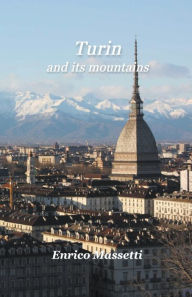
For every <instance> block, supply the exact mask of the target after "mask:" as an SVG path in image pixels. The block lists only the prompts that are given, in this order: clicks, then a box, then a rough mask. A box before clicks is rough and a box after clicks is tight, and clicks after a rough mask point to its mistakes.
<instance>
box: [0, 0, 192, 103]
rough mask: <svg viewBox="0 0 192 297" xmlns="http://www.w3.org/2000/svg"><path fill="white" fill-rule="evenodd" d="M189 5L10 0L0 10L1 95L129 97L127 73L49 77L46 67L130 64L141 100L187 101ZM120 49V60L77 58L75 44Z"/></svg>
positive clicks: (191, 37)
mask: <svg viewBox="0 0 192 297" xmlns="http://www.w3.org/2000/svg"><path fill="white" fill-rule="evenodd" d="M191 11H192V1H191V0H183V1H180V0H169V1H168V0H156V1H154V0H140V1H135V0H132V1H131V0H124V1H123V0H119V1H114V0H105V1H103V0H102V1H101V0H97V1H90V0H89V1H88V0H79V1H76V0H71V1H66V0H55V1H53V0H52V1H50V0H46V1H45V0H42V1H37V0H33V1H30V0H26V1H24V0H23V1H19V0H12V1H11V0H10V1H1V10H0V38H1V46H0V53H1V59H0V65H1V69H0V91H5V90H6V91H31V92H38V93H41V94H44V93H52V94H55V95H61V96H68V97H75V96H76V97H81V96H85V95H87V94H93V95H94V96H96V97H98V98H101V99H103V98H104V99H107V98H129V97H130V95H131V92H132V84H133V78H132V74H131V73H128V74H127V73H123V74H117V73H113V74H107V73H92V74H90V73H87V72H85V73H76V74H72V73H71V72H68V73H47V71H46V69H47V67H48V65H50V64H61V65H62V64H65V63H66V61H69V63H72V62H77V63H78V62H79V63H85V64H86V65H87V64H88V65H89V64H90V63H93V64H95V63H96V64H98V63H99V64H123V63H126V64H132V63H133V59H134V39H135V36H137V40H138V60H139V63H140V64H142V65H146V64H149V65H150V71H149V72H148V73H146V74H140V77H139V82H140V90H141V97H142V98H143V99H146V100H153V99H165V98H167V99H169V98H171V99H173V98H175V99H177V98H185V99H190V98H191V93H192V85H191V70H192V59H191V53H192V33H191V29H192V17H191ZM109 40H111V41H112V44H114V45H115V44H118V45H121V46H122V55H121V56H120V57H118V56H113V57H106V56H101V57H98V56H95V57H89V56H87V55H86V54H85V55H83V56H82V57H79V56H77V55H76V53H77V47H76V41H88V42H89V44H91V45H102V44H107V43H108V41H109Z"/></svg>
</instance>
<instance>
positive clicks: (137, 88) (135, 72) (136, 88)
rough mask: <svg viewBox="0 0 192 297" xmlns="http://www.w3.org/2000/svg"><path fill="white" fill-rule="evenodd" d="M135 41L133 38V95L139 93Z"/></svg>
mask: <svg viewBox="0 0 192 297" xmlns="http://www.w3.org/2000/svg"><path fill="white" fill-rule="evenodd" d="M137 70H138V69H137V39H136V38H135V71H134V89H133V94H137V93H138V92H139V83H138V71H137Z"/></svg>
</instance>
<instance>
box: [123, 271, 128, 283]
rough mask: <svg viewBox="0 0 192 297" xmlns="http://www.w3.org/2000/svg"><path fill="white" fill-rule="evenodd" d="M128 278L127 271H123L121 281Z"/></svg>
mask: <svg viewBox="0 0 192 297" xmlns="http://www.w3.org/2000/svg"><path fill="white" fill-rule="evenodd" d="M127 279H128V272H123V281H127Z"/></svg>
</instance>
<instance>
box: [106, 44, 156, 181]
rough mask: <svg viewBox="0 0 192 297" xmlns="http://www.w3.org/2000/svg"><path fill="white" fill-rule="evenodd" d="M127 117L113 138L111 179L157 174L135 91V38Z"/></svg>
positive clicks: (153, 147) (151, 143) (151, 142)
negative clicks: (130, 96)
mask: <svg viewBox="0 0 192 297" xmlns="http://www.w3.org/2000/svg"><path fill="white" fill-rule="evenodd" d="M130 104H131V108H130V114H129V119H128V121H127V123H126V124H125V126H124V128H123V129H122V131H121V133H120V136H119V138H118V141H117V145H116V150H115V155H114V162H113V166H112V175H111V179H114V180H121V181H126V180H130V179H133V178H145V177H156V176H159V175H160V163H159V159H158V151H157V146H156V142H155V138H154V136H153V134H152V132H151V130H150V128H149V126H148V125H147V123H146V122H145V121H144V119H143V102H142V100H141V98H140V94H139V85H138V71H137V41H136V40H135V72H134V86H133V95H132V98H131V101H130Z"/></svg>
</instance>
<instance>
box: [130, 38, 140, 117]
mask: <svg viewBox="0 0 192 297" xmlns="http://www.w3.org/2000/svg"><path fill="white" fill-rule="evenodd" d="M130 103H131V112H130V117H138V116H142V115H143V112H142V103H143V102H142V100H141V98H140V94H139V78H138V64H137V39H136V38H135V62H134V83H133V95H132V98H131V102H130Z"/></svg>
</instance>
